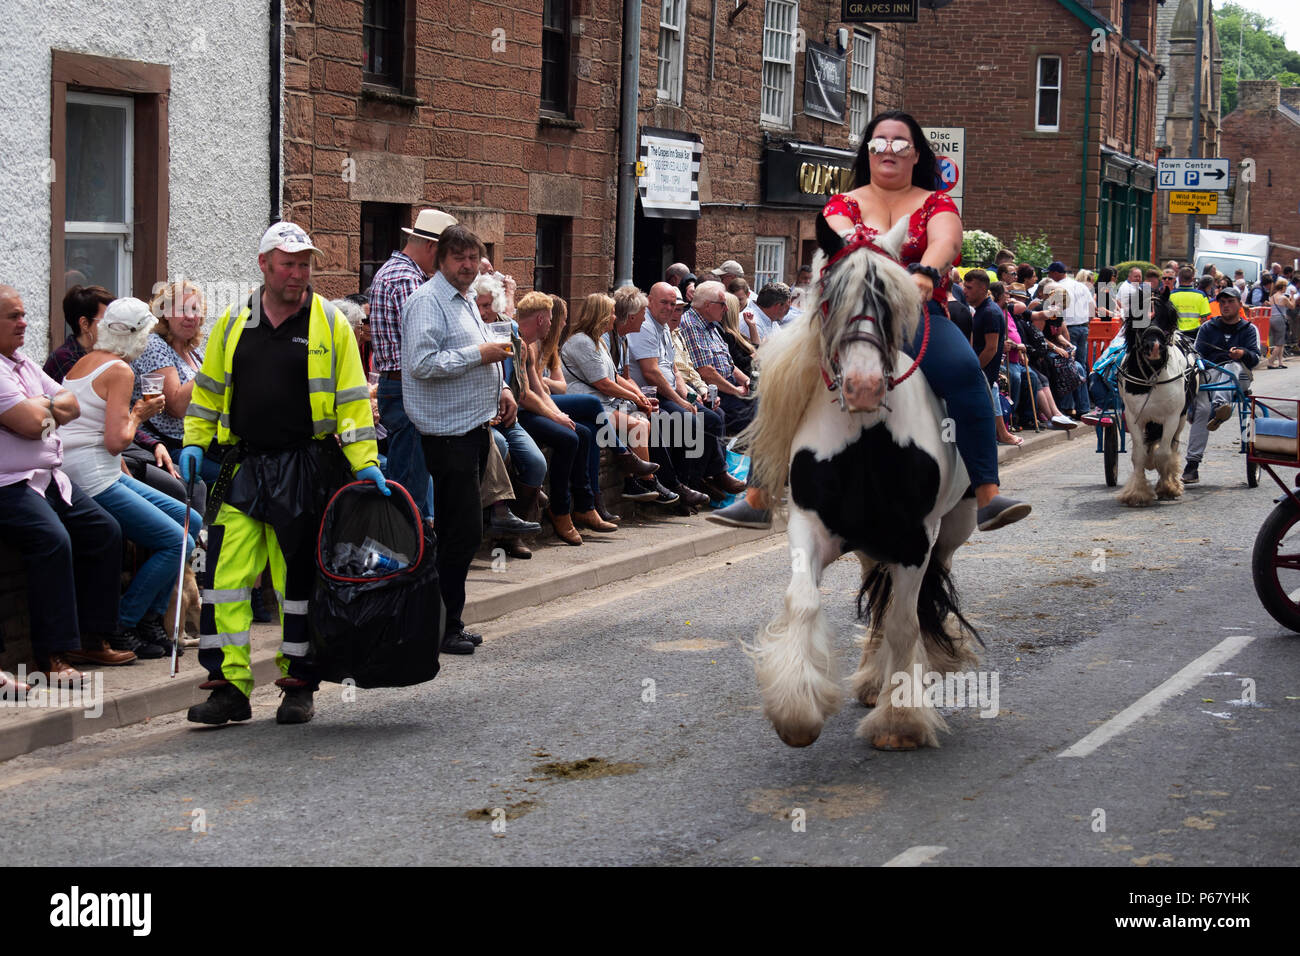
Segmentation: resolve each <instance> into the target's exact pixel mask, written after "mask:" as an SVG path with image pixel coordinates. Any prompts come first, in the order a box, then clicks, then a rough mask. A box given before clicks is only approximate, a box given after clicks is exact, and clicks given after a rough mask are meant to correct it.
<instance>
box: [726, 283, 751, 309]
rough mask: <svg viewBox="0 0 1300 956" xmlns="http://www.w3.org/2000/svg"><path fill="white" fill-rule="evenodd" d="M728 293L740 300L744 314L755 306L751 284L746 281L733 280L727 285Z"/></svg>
mask: <svg viewBox="0 0 1300 956" xmlns="http://www.w3.org/2000/svg"><path fill="white" fill-rule="evenodd" d="M727 291H728V292H729V293H731V294H732V295H734V296H735V297H736V298H737V299H738V300H740V311H742V312H744V311H745V309H747V308H749V307H750V306H751V305H753V304H754V293H753V292H751V291H750V290H749V283H748V282H746V281H745V280H744V279H732V280H731V281H730V282H728V283H727Z"/></svg>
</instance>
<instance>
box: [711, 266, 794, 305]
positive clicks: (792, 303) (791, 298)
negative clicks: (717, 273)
mask: <svg viewBox="0 0 1300 956" xmlns="http://www.w3.org/2000/svg"><path fill="white" fill-rule="evenodd" d="M727 291H728V292H730V291H731V289H730V288H728V289H727ZM810 301H812V266H810V265H802V266H800V267H799V272H798V273H797V274H796V276H795V280H794V288H793V289H791V290H790V307H791V308H794V309H799V310H801V311H802V309H803V308H804V307H805V306H806V304H807V303H808V302H810Z"/></svg>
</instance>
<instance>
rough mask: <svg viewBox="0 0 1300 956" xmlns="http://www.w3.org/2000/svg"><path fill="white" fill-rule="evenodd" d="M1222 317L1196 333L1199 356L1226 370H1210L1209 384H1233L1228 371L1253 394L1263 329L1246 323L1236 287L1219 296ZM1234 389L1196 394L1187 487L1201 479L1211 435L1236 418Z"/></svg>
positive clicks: (1208, 369)
mask: <svg viewBox="0 0 1300 956" xmlns="http://www.w3.org/2000/svg"><path fill="white" fill-rule="evenodd" d="M1215 300H1216V301H1217V302H1218V303H1219V315H1218V317H1217V318H1214V319H1211V320H1210V321H1208V322H1206V323H1205V324H1204V325H1202V326H1201V329H1200V331H1199V332H1197V334H1196V353H1197V354H1198V355H1199V356H1200V357H1201V358H1203V359H1205V361H1207V362H1213V363H1214V364H1215V365H1220V366H1222V367H1223V369H1224V370H1226V371H1223V370H1220V369H1217V368H1208V367H1207V368H1206V369H1205V376H1206V381H1205V384H1206V385H1217V384H1222V383H1225V382H1229V381H1231V379H1230V378H1229V376H1228V374H1227V373H1228V372H1231V373H1232V374H1233V375H1235V376H1236V377H1237V383H1238V384H1239V385H1240V386H1241V391H1242V392H1244V393H1245V394H1247V395H1249V394H1250V386H1251V381H1252V375H1251V371H1250V370H1251V369H1253V368H1254V367H1255V366H1256V365H1258V364H1259V360H1260V356H1261V354H1262V353H1261V349H1260V343H1259V330H1258V329H1256V328H1255V326H1253V325H1252V324H1251V323H1249V322H1246V321H1243V320H1242V314H1241V293H1240V292H1238V291H1237V289H1236V287H1235V286H1231V285H1229V286H1225V287H1224V288H1222V289H1220V290H1219V292H1218V294H1217V295H1216V296H1215ZM1234 396H1235V393H1234V392H1233V391H1232V390H1230V389H1229V390H1215V391H1207V390H1205V388H1204V386H1202V389H1201V391H1199V392H1198V393H1197V395H1196V404H1195V405H1193V406H1192V409H1191V412H1190V414H1189V416H1188V420H1189V421H1190V422H1191V423H1192V436H1191V439H1190V442H1189V444H1188V448H1187V467H1186V468H1185V469H1184V470H1183V484H1186V485H1190V484H1193V483H1195V482H1197V481H1200V480H1201V476H1200V475H1199V474H1198V473H1197V466H1198V465H1200V463H1201V459H1202V458H1203V457H1204V455H1205V446H1206V445H1207V444H1208V443H1209V441H1210V436H1209V433H1210V432H1212V431H1214V430H1215V429H1216V428H1218V427H1219V426H1220V425H1222V424H1223V423H1224V422H1225V421H1227V420H1228V419H1229V418H1230V417H1231V416H1232V400H1233V398H1234Z"/></svg>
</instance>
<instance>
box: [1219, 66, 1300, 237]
mask: <svg viewBox="0 0 1300 956" xmlns="http://www.w3.org/2000/svg"><path fill="white" fill-rule="evenodd" d="M1223 155H1224V156H1226V157H1228V158H1229V159H1230V160H1231V161H1232V167H1233V170H1234V173H1235V172H1236V170H1238V169H1239V168H1240V167H1241V163H1242V161H1243V160H1245V159H1253V160H1254V161H1255V162H1254V165H1255V169H1254V176H1255V180H1254V182H1252V183H1250V184H1249V195H1248V197H1244V199H1245V202H1246V209H1245V210H1244V212H1243V215H1244V217H1245V218H1244V224H1245V227H1246V228H1245V229H1244V230H1243V231H1246V232H1254V233H1261V234H1263V235H1267V236H1269V237H1270V238H1271V239H1272V240H1273V243H1274V245H1273V248H1272V251H1271V255H1272V258H1273V260H1274V261H1277V262H1283V263H1286V262H1291V263H1294V262H1296V260H1297V257H1298V256H1300V248H1298V247H1300V217H1297V215H1296V211H1297V210H1298V209H1300V178H1297V176H1296V156H1297V155H1300V87H1294V86H1292V87H1286V88H1282V87H1281V86H1280V85H1279V84H1278V82H1277V80H1242V81H1241V82H1240V83H1239V84H1238V87H1237V108H1236V109H1234V110H1233V111H1232V112H1231V113H1229V114H1228V115H1227V116H1225V117H1224V118H1223ZM1242 191H1244V190H1243V189H1242V188H1240V187H1239V190H1238V192H1239V193H1240V192H1242ZM1239 202H1241V200H1239Z"/></svg>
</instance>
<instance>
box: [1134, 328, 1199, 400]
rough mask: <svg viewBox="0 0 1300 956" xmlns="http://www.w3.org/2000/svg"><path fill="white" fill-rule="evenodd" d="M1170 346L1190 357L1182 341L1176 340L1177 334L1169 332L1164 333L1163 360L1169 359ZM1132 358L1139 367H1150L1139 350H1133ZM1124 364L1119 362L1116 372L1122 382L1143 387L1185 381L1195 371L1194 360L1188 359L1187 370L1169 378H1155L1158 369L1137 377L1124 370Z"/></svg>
mask: <svg viewBox="0 0 1300 956" xmlns="http://www.w3.org/2000/svg"><path fill="white" fill-rule="evenodd" d="M1171 347H1172V348H1176V349H1178V350H1179V351H1180V352H1182V353H1183V356H1184V357H1185V358H1188V359H1190V357H1191V356H1190V355H1189V353H1188V350H1187V349H1186V348H1184V347H1183V345H1182V343H1181V342H1179V341H1178V340H1177V336H1176V334H1175V335H1169V334H1166V335H1165V340H1164V349H1165V361H1166V362H1168V360H1169V359H1168V356H1169V351H1170V349H1171ZM1133 358H1134V359H1135V360H1136V361H1137V364H1138V366H1139V368H1149V367H1150V366H1148V365H1147V361H1146V358H1145V357H1143V355H1142V354H1141V352H1140V351H1135V352H1134V353H1133ZM1125 364H1126V363H1121V364H1120V367H1119V373H1118V374H1119V378H1120V380H1121V381H1124V382H1127V383H1128V384H1129V385H1139V386H1144V387H1148V388H1155V387H1156V386H1157V385H1168V384H1169V383H1170V382H1177V381H1185V380H1186V379H1187V378H1189V377H1190V376H1191V375H1194V374H1195V372H1196V363H1195V362H1190V361H1189V362H1188V368H1187V370H1185V371H1183V372H1182V373H1180V374H1178V375H1172V376H1170V377H1169V378H1162V379H1159V380H1157V379H1156V378H1155V376H1156V375H1159V374H1160V372H1159V371H1158V370H1153V371H1152V372H1151V377H1149V378H1137V377H1135V376H1133V375H1130V374H1129V373H1128V372H1127V371H1125V370H1124V365H1125Z"/></svg>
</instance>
